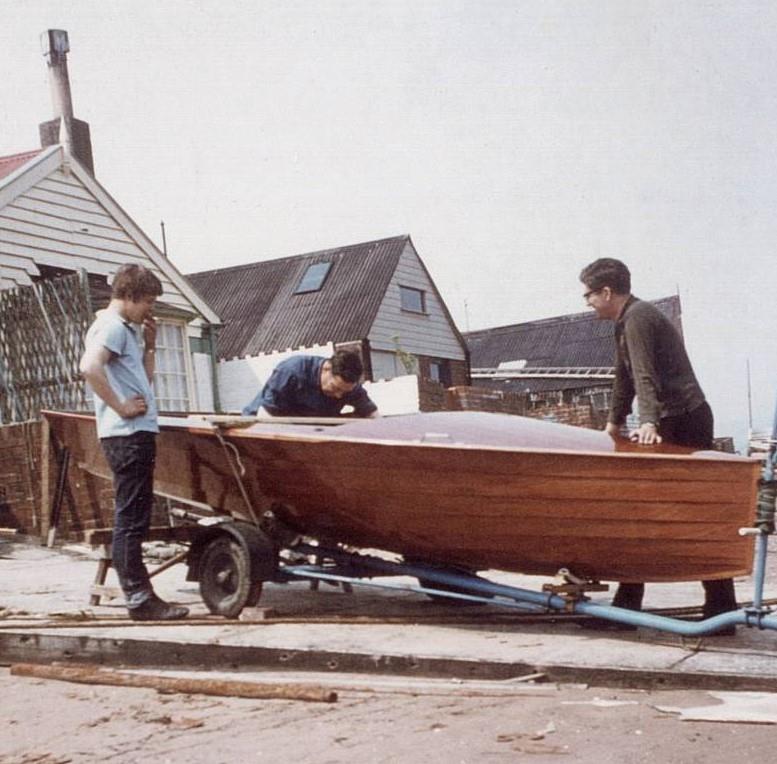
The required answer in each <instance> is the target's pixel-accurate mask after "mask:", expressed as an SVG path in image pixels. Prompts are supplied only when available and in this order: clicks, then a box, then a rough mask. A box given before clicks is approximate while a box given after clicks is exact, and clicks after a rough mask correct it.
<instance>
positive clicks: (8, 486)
mask: <svg viewBox="0 0 777 764" xmlns="http://www.w3.org/2000/svg"><path fill="white" fill-rule="evenodd" d="M40 449H41V445H40V423H39V422H21V423H19V424H9V425H5V426H2V427H0V527H3V528H15V529H17V530H19V531H21V532H22V533H29V534H36V533H39V529H40V525H41V522H42V517H41V515H40V493H41V491H40Z"/></svg>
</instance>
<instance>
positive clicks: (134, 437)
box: [80, 264, 189, 621]
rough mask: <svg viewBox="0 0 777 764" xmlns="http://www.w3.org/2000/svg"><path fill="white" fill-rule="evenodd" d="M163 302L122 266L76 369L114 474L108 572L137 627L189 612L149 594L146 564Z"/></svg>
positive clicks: (153, 285)
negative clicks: (158, 314)
mask: <svg viewBox="0 0 777 764" xmlns="http://www.w3.org/2000/svg"><path fill="white" fill-rule="evenodd" d="M160 294H162V285H161V283H160V282H159V279H158V278H157V277H156V276H155V275H154V274H153V273H152V272H151V271H149V270H148V269H147V268H144V267H143V266H141V265H135V264H129V265H123V266H121V268H119V270H118V271H117V273H116V276H115V278H114V280H113V286H112V292H111V302H110V304H109V305H108V307H107V308H106V309H105V310H103V311H100V312H99V313H98V315H97V318H96V319H95V321H94V323H93V324H92V325H91V327H90V328H89V331H88V332H87V335H86V350H85V352H84V355H83V357H82V358H81V364H80V369H81V373H82V374H83V375H84V379H86V381H87V382H88V383H89V385H90V387H91V388H92V391H93V393H94V407H95V415H96V419H97V437H98V438H100V445H101V446H102V449H103V453H104V454H105V458H106V460H107V462H108V465H109V466H110V468H111V472H112V473H113V488H114V492H115V522H114V528H113V550H112V558H113V567H114V568H115V569H116V573H117V575H118V577H119V583H120V584H121V588H122V591H123V592H124V596H125V598H126V600H127V609H128V610H129V614H130V617H131V618H132V619H133V620H135V621H170V620H177V619H179V618H184V617H186V615H187V614H188V612H189V611H188V609H187V608H185V607H178V606H176V605H170V604H168V603H167V602H163V601H162V600H161V599H159V598H158V597H157V596H156V594H154V590H153V588H152V586H151V583H150V581H149V578H148V571H147V570H146V566H145V565H144V564H143V549H142V544H143V540H144V539H145V537H146V535H147V533H148V528H149V526H150V524H151V509H152V504H153V499H154V460H155V456H156V433H158V432H159V426H158V424H157V406H156V400H155V398H154V391H153V388H152V381H153V378H154V353H155V345H156V322H155V320H154V317H153V315H152V312H151V311H152V310H153V307H154V302H155V301H156V298H157V297H158V296H159V295H160ZM136 327H137V329H136ZM139 334H142V336H143V346H142V348H141V341H140V339H141V338H140V336H139Z"/></svg>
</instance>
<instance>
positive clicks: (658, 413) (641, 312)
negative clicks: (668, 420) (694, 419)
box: [609, 296, 704, 425]
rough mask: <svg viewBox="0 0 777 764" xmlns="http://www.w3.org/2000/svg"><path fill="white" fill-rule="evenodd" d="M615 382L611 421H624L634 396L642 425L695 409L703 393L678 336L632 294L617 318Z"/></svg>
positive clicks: (653, 308) (655, 310) (653, 309)
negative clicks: (637, 403)
mask: <svg viewBox="0 0 777 764" xmlns="http://www.w3.org/2000/svg"><path fill="white" fill-rule="evenodd" d="M615 342H616V355H615V384H614V385H613V395H612V402H611V404H610V415H609V421H610V422H613V423H614V424H618V425H620V424H623V423H624V422H625V421H626V417H627V416H628V414H629V412H630V411H631V404H632V401H633V400H634V396H635V395H636V396H637V399H638V402H639V421H640V424H645V422H653V423H655V424H658V423H659V422H660V420H661V418H662V417H667V416H677V415H678V414H685V413H688V412H690V411H693V410H694V409H695V408H697V407H698V406H700V405H701V404H702V403H704V393H703V392H702V389H701V387H699V383H698V382H697V381H696V376H695V375H694V373H693V368H691V362H690V361H689V360H688V354H687V353H686V352H685V347H684V345H683V340H682V337H681V336H680V333H679V332H678V331H677V329H675V327H674V325H673V324H672V322H671V321H670V320H669V319H668V318H667V317H666V316H665V315H664V314H663V313H662V312H661V311H660V310H659V309H658V308H657V307H656V306H655V305H653V304H651V303H649V302H644V301H643V300H639V299H637V298H636V297H634V296H632V297H630V298H629V300H628V302H627V303H626V305H625V306H624V308H623V311H622V312H621V315H620V316H619V317H618V320H617V321H616V322H615Z"/></svg>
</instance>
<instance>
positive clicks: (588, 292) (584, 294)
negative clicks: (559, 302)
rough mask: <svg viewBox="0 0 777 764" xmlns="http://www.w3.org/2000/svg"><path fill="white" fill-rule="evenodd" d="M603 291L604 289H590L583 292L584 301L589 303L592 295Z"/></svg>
mask: <svg viewBox="0 0 777 764" xmlns="http://www.w3.org/2000/svg"><path fill="white" fill-rule="evenodd" d="M602 289H604V287H600V288H599V289H589V290H588V291H587V292H583V299H584V300H585V301H586V302H588V298H589V297H590V296H591V295H592V294H598V293H599V292H601V291H602Z"/></svg>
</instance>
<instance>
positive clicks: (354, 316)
mask: <svg viewBox="0 0 777 764" xmlns="http://www.w3.org/2000/svg"><path fill="white" fill-rule="evenodd" d="M409 241H410V237H409V236H407V235H404V236H396V237H393V238H390V239H379V240H377V241H367V242H363V243H361V244H351V245H348V246H344V247H337V248H334V249H326V250H321V251H318V252H309V253H307V254H302V255H294V256H292V257H284V258H281V259H278V260H263V261H260V262H256V263H251V264H249V265H239V266H235V267H233V268H221V269H217V270H211V271H201V272H199V273H191V274H189V275H188V276H187V278H188V279H189V281H190V282H191V284H192V285H193V286H194V288H195V289H196V290H197V291H198V292H199V293H200V294H201V295H202V297H203V298H204V299H205V300H206V302H208V303H209V304H210V305H211V306H212V307H213V309H214V310H215V311H216V313H218V314H219V316H221V320H222V321H223V322H224V328H223V329H222V330H221V331H220V332H219V340H218V353H219V357H221V358H236V357H242V356H247V355H257V354H259V353H266V352H270V351H272V350H285V349H286V348H297V347H300V346H306V347H308V346H310V345H313V344H315V343H319V344H324V343H326V342H329V341H331V342H347V341H350V340H358V339H362V338H365V337H367V335H368V333H369V330H370V327H371V326H372V323H373V321H374V318H375V315H376V313H377V311H378V308H379V307H380V304H381V301H382V300H383V297H384V295H385V293H386V289H387V288H388V284H389V281H390V280H391V277H392V275H393V274H394V271H395V270H396V267H397V264H398V262H399V257H400V255H401V254H402V251H403V249H404V248H405V246H406V244H407V243H408V242H409ZM322 262H331V263H332V267H331V269H330V271H329V273H328V275H327V277H326V280H325V281H324V284H323V286H322V288H321V289H320V290H319V291H316V292H307V293H305V294H294V290H295V289H296V287H297V285H298V284H299V281H300V279H301V278H302V276H303V275H304V273H305V271H306V270H307V268H308V266H309V265H312V264H314V263H322Z"/></svg>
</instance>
